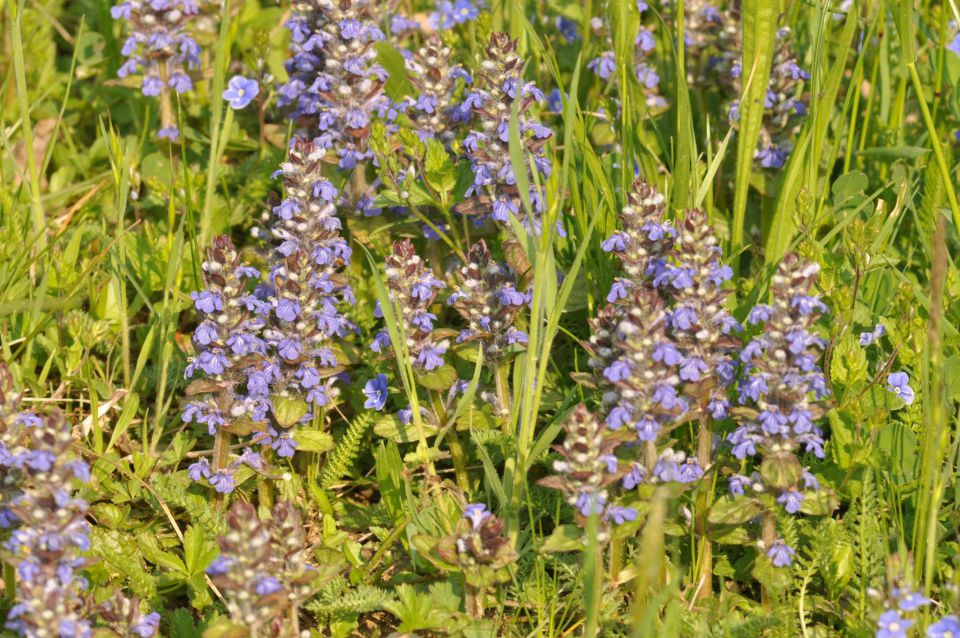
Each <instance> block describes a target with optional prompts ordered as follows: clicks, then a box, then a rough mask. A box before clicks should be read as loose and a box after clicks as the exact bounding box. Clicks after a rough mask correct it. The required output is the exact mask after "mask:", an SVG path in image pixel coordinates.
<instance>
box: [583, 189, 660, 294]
mask: <svg viewBox="0 0 960 638" xmlns="http://www.w3.org/2000/svg"><path fill="white" fill-rule="evenodd" d="M665 212H666V199H665V198H664V196H663V194H662V193H661V192H660V191H658V190H657V189H656V188H654V187H653V186H651V185H650V184H649V183H647V182H646V181H644V180H642V179H637V180H636V181H634V183H633V187H632V188H631V189H630V192H629V193H628V194H627V205H626V206H624V207H623V209H622V210H621V211H620V226H621V229H620V230H619V231H617V232H615V233H613V234H612V235H610V237H608V238H607V239H606V240H605V241H604V242H603V244H602V248H603V250H604V251H606V252H609V253H612V254H613V255H615V256H616V257H617V259H618V260H619V261H620V264H621V269H622V271H623V276H621V277H618V278H617V279H616V280H614V283H613V286H611V288H610V293H609V294H608V295H607V301H609V302H610V303H616V302H618V301H621V300H623V299H625V298H626V297H627V295H628V293H629V291H631V290H634V289H637V288H649V287H650V285H651V284H650V282H651V281H652V279H653V278H654V277H657V276H659V275H660V273H661V271H662V270H663V269H664V264H665V263H666V258H667V254H668V253H669V251H670V250H671V249H672V248H673V245H674V242H675V241H676V237H677V231H676V229H675V228H674V227H673V225H672V224H670V222H666V221H664V219H663V216H664V213H665Z"/></svg>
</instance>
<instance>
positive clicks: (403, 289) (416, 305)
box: [375, 239, 450, 371]
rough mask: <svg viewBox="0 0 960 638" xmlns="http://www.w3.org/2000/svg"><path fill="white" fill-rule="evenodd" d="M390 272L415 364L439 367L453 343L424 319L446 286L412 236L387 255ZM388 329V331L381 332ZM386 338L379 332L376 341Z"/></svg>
mask: <svg viewBox="0 0 960 638" xmlns="http://www.w3.org/2000/svg"><path fill="white" fill-rule="evenodd" d="M386 275H387V281H386V283H387V288H388V290H389V293H390V301H391V303H392V305H393V310H394V312H395V313H397V317H396V319H397V321H398V322H400V327H401V328H402V330H403V333H402V334H404V335H405V338H406V340H407V343H406V347H407V352H408V353H409V355H410V357H411V359H412V360H413V361H414V367H416V368H419V369H422V370H427V371H430V370H434V369H436V368H439V367H440V366H442V365H443V355H444V354H445V353H446V351H447V349H448V348H449V346H450V344H449V342H448V341H446V340H441V339H439V338H438V337H437V335H436V334H434V333H433V326H432V324H431V323H430V322H424V321H423V320H422V318H423V317H424V316H425V315H426V314H427V313H429V309H430V307H431V306H432V305H433V303H434V300H435V299H436V297H437V292H438V291H439V290H441V289H443V288H445V287H446V285H445V284H444V283H443V282H442V281H440V280H439V279H437V278H436V277H435V276H434V275H433V272H431V271H430V270H429V269H427V268H426V266H425V265H424V263H423V260H421V259H420V257H419V256H418V255H417V254H416V251H415V249H414V247H413V244H412V243H411V242H410V240H409V239H405V240H403V241H398V242H394V244H393V250H392V252H391V254H390V255H389V256H388V257H387V263H386ZM386 332H387V331H386V330H384V331H383V332H382V333H381V334H383V333H386ZM382 340H383V339H382V337H380V336H379V335H378V337H377V340H375V343H380V342H382Z"/></svg>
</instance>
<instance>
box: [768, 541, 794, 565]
mask: <svg viewBox="0 0 960 638" xmlns="http://www.w3.org/2000/svg"><path fill="white" fill-rule="evenodd" d="M794 554H796V552H795V551H794V549H793V548H792V547H790V546H789V545H787V544H786V543H784V542H783V540H782V539H778V540H776V541H774V543H773V545H771V546H770V548H769V549H768V550H767V557H768V558H770V560H771V561H772V562H773V565H774V567H787V566H789V565H790V564H791V563H793V556H794Z"/></svg>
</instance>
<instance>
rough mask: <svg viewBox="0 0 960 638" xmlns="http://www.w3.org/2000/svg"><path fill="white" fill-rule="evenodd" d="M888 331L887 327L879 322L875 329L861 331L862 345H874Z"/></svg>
mask: <svg viewBox="0 0 960 638" xmlns="http://www.w3.org/2000/svg"><path fill="white" fill-rule="evenodd" d="M886 332H887V329H886V327H884V325H883V324H882V323H878V324H877V325H876V327H875V328H874V329H873V330H871V331H869V332H861V333H860V345H861V346H864V347H866V346H869V345H872V344H873V343H874V342H875V341H876V340H877V339H879V338H880V337H882V336H883V335H884V334H886Z"/></svg>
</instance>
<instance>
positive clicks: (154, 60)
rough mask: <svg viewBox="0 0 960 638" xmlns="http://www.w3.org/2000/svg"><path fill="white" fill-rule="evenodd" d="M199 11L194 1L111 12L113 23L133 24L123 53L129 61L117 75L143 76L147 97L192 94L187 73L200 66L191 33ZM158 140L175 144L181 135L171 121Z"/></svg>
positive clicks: (131, 2) (135, 1)
mask: <svg viewBox="0 0 960 638" xmlns="http://www.w3.org/2000/svg"><path fill="white" fill-rule="evenodd" d="M197 11H198V9H197V4H196V3H195V2H194V0H126V1H125V2H121V3H120V4H118V5H116V6H114V7H113V8H111V9H110V14H111V15H112V16H113V19H114V20H120V19H123V20H126V21H127V22H129V24H130V34H129V35H128V36H127V39H126V40H125V41H124V43H123V48H122V49H121V53H122V54H123V55H124V56H126V58H127V59H126V61H125V62H124V63H123V65H122V66H121V67H120V69H119V70H118V71H117V75H119V76H120V77H121V78H124V77H127V76H130V75H134V74H136V73H143V84H142V85H141V90H142V91H143V94H144V95H149V96H157V95H160V94H161V93H166V91H167V90H168V89H173V90H174V91H176V92H177V93H185V92H187V91H189V90H191V89H192V88H193V80H191V79H190V75H189V74H188V71H189V70H191V69H196V68H197V67H198V66H199V65H200V46H199V45H198V44H197V42H196V40H194V39H193V36H192V35H190V32H189V26H190V21H191V20H192V19H193V17H194V16H195V15H197ZM164 106H165V107H166V106H167V105H164ZM164 119H165V120H169V119H171V118H170V117H169V115H168V116H167V117H165V118H164ZM158 136H159V137H164V138H167V139H170V140H174V141H176V140H177V139H178V138H179V131H178V130H177V127H176V126H173V123H172V121H164V128H163V129H161V130H160V131H159V133H158Z"/></svg>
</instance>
